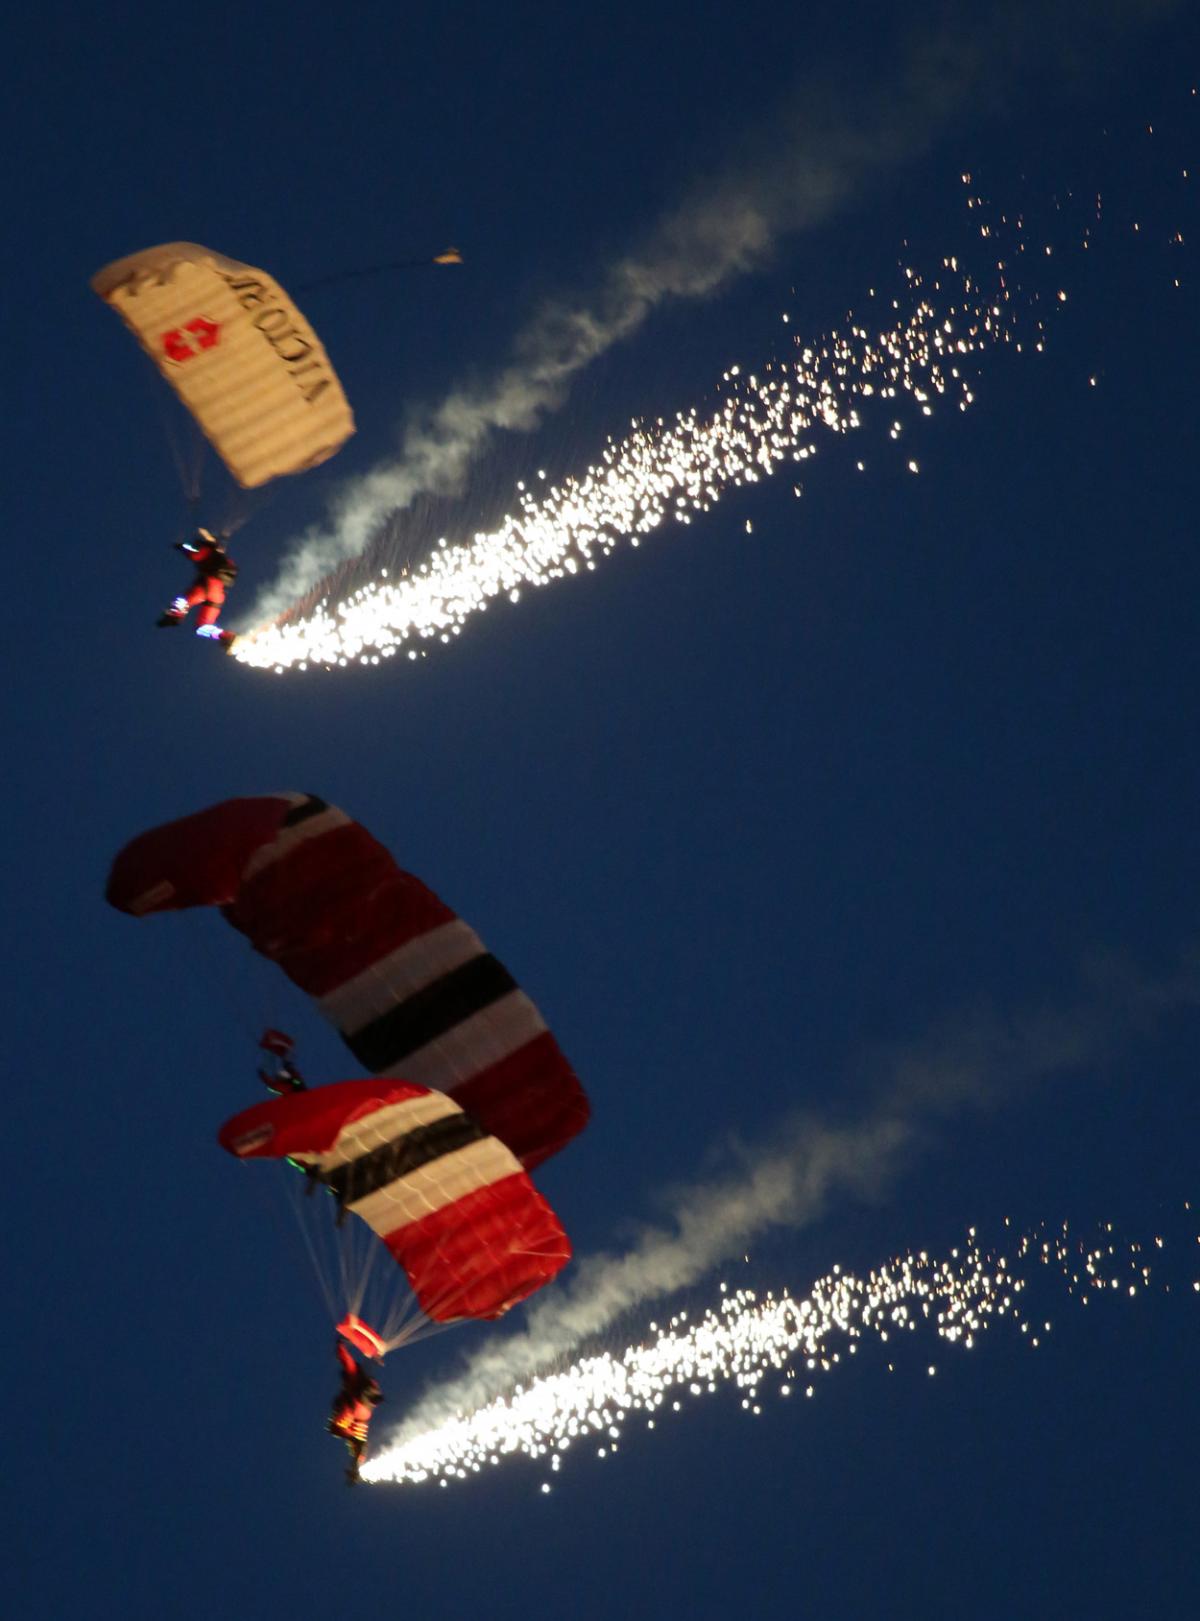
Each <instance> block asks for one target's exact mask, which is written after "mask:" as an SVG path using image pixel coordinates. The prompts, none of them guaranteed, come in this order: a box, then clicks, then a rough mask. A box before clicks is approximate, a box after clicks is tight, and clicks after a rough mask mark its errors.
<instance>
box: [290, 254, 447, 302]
mask: <svg viewBox="0 0 1200 1621" xmlns="http://www.w3.org/2000/svg"><path fill="white" fill-rule="evenodd" d="M462 262H463V256H462V254H461V253H460V252H459V251H458V249H457V248H446V249H444V251H443V252H441V253H435V254H434V255H433V256H432V257H431V258H429V259H393V260H391V261H390V262H389V263H387V264H381V265H363V266H361V267H360V268H358V269H355V270H335V271H333V272H332V274H330V275H328V276H318V277H317V279H316V280H315V281H306V282H302V283H301V284H300V286H299V287H297V288H296V291H297V292H298V293H312V292H316V291H317V289H318V288H322V289H323V288H326V287H338V286H340V285H341V283H342V282H344V281H361V280H362V279H363V278H364V277H366V276H389V275H392V274H394V273H395V272H396V271H399V270H432V269H435V268H437V267H438V266H441V265H460V264H462Z"/></svg>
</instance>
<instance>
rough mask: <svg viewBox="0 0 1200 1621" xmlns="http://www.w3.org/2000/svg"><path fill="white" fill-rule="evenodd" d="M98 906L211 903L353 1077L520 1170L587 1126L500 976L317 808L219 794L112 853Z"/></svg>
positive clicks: (536, 1024)
mask: <svg viewBox="0 0 1200 1621" xmlns="http://www.w3.org/2000/svg"><path fill="white" fill-rule="evenodd" d="M107 896H108V899H109V901H110V902H111V903H112V905H114V906H115V907H117V908H118V909H119V910H120V911H122V912H129V913H132V914H133V915H134V916H139V917H140V916H143V915H144V914H146V913H149V912H167V911H176V910H180V909H183V908H186V907H191V906H219V907H220V908H221V911H222V913H223V915H224V917H225V918H226V919H227V920H228V922H230V923H231V924H232V925H233V926H234V928H235V929H239V930H240V931H241V932H242V933H243V934H244V935H246V936H247V937H248V939H249V940H250V942H251V944H252V945H253V946H254V948H255V950H257V951H259V952H261V953H262V955H263V956H265V957H268V958H270V959H271V961H272V962H275V963H278V965H279V966H280V968H282V969H283V971H284V973H285V974H287V976H288V977H289V979H291V980H292V981H293V982H294V983H295V984H296V985H298V986H299V987H300V988H301V989H302V990H304V991H307V992H308V993H309V995H310V996H313V997H315V998H316V999H317V1002H318V1005H319V1007H320V1009H321V1011H322V1013H324V1014H325V1016H326V1017H327V1018H329V1019H330V1020H331V1021H332V1022H333V1024H335V1025H336V1026H337V1028H338V1030H339V1031H340V1032H341V1034H342V1037H343V1039H344V1040H345V1042H346V1044H347V1046H348V1047H349V1048H350V1051H351V1052H352V1053H353V1054H354V1055H355V1057H356V1058H357V1059H358V1060H359V1061H360V1063H362V1064H363V1065H364V1067H365V1068H366V1069H368V1070H370V1071H371V1072H372V1073H373V1074H376V1075H383V1074H388V1075H403V1076H404V1078H405V1080H407V1081H412V1082H415V1083H417V1084H418V1085H422V1086H427V1087H434V1088H436V1089H437V1090H438V1091H440V1092H446V1093H449V1094H451V1095H452V1096H453V1097H454V1099H455V1101H456V1102H457V1103H458V1104H459V1105H460V1106H461V1107H462V1108H463V1109H465V1110H467V1111H468V1112H469V1113H470V1114H471V1115H473V1116H474V1117H475V1119H476V1120H478V1122H479V1123H480V1125H481V1126H482V1127H483V1130H484V1131H485V1132H487V1133H488V1134H490V1135H491V1136H493V1137H498V1138H499V1139H500V1141H501V1143H503V1144H505V1145H506V1146H507V1147H508V1148H510V1149H511V1150H512V1152H513V1153H514V1154H515V1155H516V1156H517V1158H518V1159H519V1160H520V1161H521V1162H522V1164H523V1165H524V1166H525V1167H526V1168H527V1169H528V1168H530V1167H532V1166H535V1165H538V1164H540V1162H541V1161H542V1160H544V1159H546V1158H547V1157H548V1156H549V1155H551V1154H554V1153H557V1152H558V1150H559V1149H560V1148H562V1147H563V1146H564V1145H565V1144H566V1143H568V1142H569V1141H570V1140H571V1138H572V1137H574V1136H575V1135H576V1134H577V1133H578V1132H580V1131H582V1129H583V1127H584V1126H585V1125H586V1123H587V1119H588V1102H587V1098H586V1096H585V1094H584V1091H583V1088H582V1087H581V1086H580V1084H579V1082H578V1080H577V1079H576V1077H575V1074H574V1071H573V1070H572V1069H571V1066H570V1065H569V1064H568V1062H567V1060H566V1058H565V1057H564V1056H563V1053H562V1050H561V1049H560V1047H559V1045H558V1043H557V1042H556V1041H555V1039H554V1037H553V1035H552V1034H551V1033H550V1031H549V1030H548V1029H547V1028H546V1024H545V1021H544V1020H543V1019H542V1016H541V1014H540V1013H539V1012H538V1010H537V1008H536V1007H535V1006H534V1005H533V1003H532V1002H531V1001H530V999H529V998H528V997H527V996H526V995H525V993H524V992H523V991H522V990H521V989H520V987H519V986H518V985H517V984H516V982H515V981H514V980H513V978H512V976H511V975H510V974H509V973H508V971H507V969H505V968H504V967H503V966H502V965H501V964H500V963H499V962H497V960H496V958H495V957H493V956H492V955H491V953H490V952H488V950H487V949H486V947H485V946H484V944H483V942H482V941H481V940H480V938H479V936H478V935H477V934H476V933H475V931H474V930H473V929H472V928H471V927H470V926H469V925H468V924H467V923H464V922H463V920H462V919H461V918H460V917H457V916H456V915H455V914H454V913H453V912H452V911H451V910H450V908H449V907H448V906H446V905H445V903H444V902H443V901H441V900H439V899H438V897H437V896H436V895H435V894H434V893H433V891H432V890H431V889H428V888H427V887H426V886H425V885H424V884H423V883H422V882H421V881H420V879H418V878H414V877H413V875H412V874H411V873H408V872H404V871H402V870H401V869H400V868H399V867H398V866H397V865H396V863H395V862H394V861H393V860H392V858H391V856H390V855H389V854H388V853H387V851H386V850H385V849H384V848H383V846H382V845H381V844H379V843H377V841H376V840H375V839H373V838H372V837H371V835H370V834H369V833H368V832H367V831H366V829H365V828H363V827H360V826H359V824H358V823H357V822H353V821H351V820H350V818H349V817H348V816H346V815H345V814H344V813H343V812H342V811H339V810H335V809H334V808H333V807H332V806H329V805H327V804H326V803H325V802H324V800H321V799H317V798H316V797H315V796H313V795H311V794H277V795H272V796H269V797H263V798H256V799H230V800H226V801H225V802H224V803H222V804H219V805H213V806H211V807H209V809H207V810H203V811H199V812H197V813H196V814H195V815H194V816H186V817H184V818H182V819H181V820H180V821H176V822H169V823H167V824H165V825H164V826H162V827H157V828H152V829H151V830H150V831H149V832H147V833H143V834H142V835H141V836H140V837H139V838H136V839H134V840H133V842H132V843H131V844H128V845H127V846H126V847H125V849H124V850H122V851H121V853H120V854H119V855H118V856H117V858H116V861H115V862H114V864H113V869H112V873H111V874H110V877H109V881H108V889H107ZM283 1101H288V1100H283ZM267 1107H271V1106H270V1105H267Z"/></svg>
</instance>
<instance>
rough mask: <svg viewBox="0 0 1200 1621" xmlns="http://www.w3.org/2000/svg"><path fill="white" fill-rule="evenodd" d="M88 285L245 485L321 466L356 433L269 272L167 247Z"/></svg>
mask: <svg viewBox="0 0 1200 1621" xmlns="http://www.w3.org/2000/svg"><path fill="white" fill-rule="evenodd" d="M92 288H93V290H94V291H95V292H96V293H98V294H99V295H100V297H101V298H102V299H103V300H104V301H105V303H106V304H108V305H110V306H111V307H112V308H113V309H115V310H116V312H117V314H118V315H120V317H121V319H122V320H123V321H124V322H125V324H126V326H128V327H129V329H130V331H131V332H133V334H134V336H135V337H136V338H137V340H138V342H139V343H140V344H141V346H142V348H143V349H144V350H145V351H146V353H147V354H148V355H149V356H150V359H151V360H152V361H153V362H154V364H155V366H157V368H158V370H159V371H160V372H161V373H162V375H163V376H164V377H165V378H166V380H167V382H168V383H169V384H170V385H171V387H172V388H173V389H174V390H175V392H176V393H177V394H178V395H179V398H180V399H181V400H182V401H183V403H184V405H185V406H186V407H187V409H188V410H189V411H190V412H191V413H192V415H193V416H194V417H195V418H196V421H197V422H198V423H199V424H200V427H201V429H202V430H203V432H204V434H205V436H206V437H207V439H208V440H209V441H210V443H211V444H212V446H213V449H214V450H215V451H216V452H217V454H218V456H220V458H221V460H222V461H223V462H224V463H225V465H226V467H228V469H229V471H230V473H231V474H232V475H233V477H234V478H235V479H236V480H237V482H238V483H239V484H241V485H243V486H244V487H245V488H247V489H253V488H255V487H256V486H257V485H259V484H265V483H267V482H268V480H270V479H273V478H279V477H280V476H281V475H283V474H285V473H300V472H303V471H304V469H305V468H308V467H316V466H317V465H318V464H319V463H320V462H323V461H325V460H327V458H328V457H330V456H332V455H333V453H334V452H335V451H336V450H337V449H338V447H339V446H340V445H342V444H344V443H345V441H346V440H347V439H348V438H349V437H350V435H351V434H352V433H353V432H354V416H353V414H352V412H351V410H350V406H349V404H348V402H347V400H346V396H345V394H344V393H343V392H342V385H341V384H340V383H339V382H338V379H337V376H336V374H335V372H334V370H333V367H332V366H331V365H330V363H329V356H328V355H327V354H326V353H325V350H324V348H323V347H322V345H321V343H320V340H319V339H318V338H317V335H316V333H315V332H314V331H313V329H312V328H311V327H310V326H309V324H308V322H307V321H306V320H305V319H304V317H303V316H302V315H301V313H300V311H299V310H298V309H297V308H296V306H295V304H293V302H292V300H291V299H290V298H289V297H288V295H287V294H286V293H285V292H284V290H283V288H282V287H280V285H279V283H278V282H276V281H273V280H272V278H271V277H270V276H268V275H266V273H265V272H264V271H261V270H255V269H254V267H253V266H252V265H244V264H241V263H239V261H238V260H237V259H228V258H226V257H225V255H224V254H221V253H214V252H213V251H212V249H211V248H202V247H200V246H199V245H198V244H197V243H195V242H166V243H163V244H162V245H161V246H159V247H156V248H147V249H145V251H144V252H142V253H134V254H131V255H130V256H129V257H128V258H125V259H117V260H115V261H114V263H112V264H110V265H106V266H105V267H104V269H103V270H100V271H97V273H96V274H95V275H94V276H93V277H92Z"/></svg>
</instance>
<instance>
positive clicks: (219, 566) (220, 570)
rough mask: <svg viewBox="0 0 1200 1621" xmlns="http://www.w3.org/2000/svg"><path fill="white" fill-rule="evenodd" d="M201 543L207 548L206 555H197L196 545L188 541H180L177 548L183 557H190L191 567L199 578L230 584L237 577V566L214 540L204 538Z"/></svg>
mask: <svg viewBox="0 0 1200 1621" xmlns="http://www.w3.org/2000/svg"><path fill="white" fill-rule="evenodd" d="M201 544H202V545H203V546H205V547H208V548H209V552H208V556H207V557H197V555H196V552H197V551H198V550H199V548H198V547H196V546H193V544H192V543H191V542H190V541H186V540H185V541H180V543H179V547H178V550H179V551H181V552H182V553H183V554H184V556H185V557H190V558H191V560H192V567H193V568H194V569H195V570H196V573H197V575H198V576H199V578H200V579H201V580H220V582H221V584H222V585H232V584H233V582H234V581H235V580H236V579H237V577H238V566H237V564H236V563H235V562H234V560H233V558H232V557H230V555H229V553H228V552H226V551H225V550H224V549H223V548H222V547H221V546H220V545H219V544H218V543H217V542H216V541H212V540H204V541H202V542H201Z"/></svg>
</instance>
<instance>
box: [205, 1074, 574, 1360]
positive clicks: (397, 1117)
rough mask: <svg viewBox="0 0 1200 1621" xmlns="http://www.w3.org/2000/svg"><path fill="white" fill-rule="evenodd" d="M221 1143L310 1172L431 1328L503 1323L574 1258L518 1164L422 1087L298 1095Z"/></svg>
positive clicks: (345, 1086)
mask: <svg viewBox="0 0 1200 1621" xmlns="http://www.w3.org/2000/svg"><path fill="white" fill-rule="evenodd" d="M219 1141H220V1143H221V1145H222V1147H224V1148H227V1149H228V1150H229V1152H230V1153H231V1154H235V1155H236V1156H237V1157H238V1158H239V1159H272V1160H278V1159H290V1160H292V1161H293V1162H296V1163H298V1164H301V1165H303V1166H305V1167H307V1168H308V1169H309V1174H310V1175H311V1176H312V1177H313V1178H314V1180H315V1181H317V1182H319V1183H320V1184H322V1185H323V1187H324V1188H325V1189H327V1190H328V1191H329V1192H330V1193H332V1194H333V1196H334V1197H335V1198H336V1200H337V1204H338V1207H339V1212H349V1213H350V1214H351V1215H353V1216H355V1217H356V1218H358V1219H359V1220H361V1221H363V1222H365V1223H366V1224H367V1226H368V1227H370V1228H371V1230H372V1231H373V1232H374V1233H375V1234H376V1235H377V1236H378V1237H379V1238H380V1239H381V1240H382V1241H383V1243H384V1245H385V1246H386V1247H387V1249H388V1250H389V1251H390V1252H391V1254H392V1256H393V1257H394V1258H395V1259H396V1260H397V1261H398V1262H399V1263H400V1265H401V1266H402V1267H403V1268H404V1270H405V1272H406V1273H407V1274H408V1280H409V1282H410V1284H411V1285H412V1289H413V1293H414V1295H415V1296H416V1299H417V1304H418V1305H419V1306H420V1308H421V1310H422V1311H423V1312H424V1313H425V1315H426V1317H428V1318H431V1319H432V1320H433V1321H434V1322H438V1323H450V1322H456V1321H458V1320H459V1319H460V1318H464V1317H476V1318H494V1317H500V1316H503V1314H504V1313H505V1312H506V1311H508V1309H509V1308H510V1307H511V1306H515V1305H516V1304H517V1302H518V1301H521V1300H524V1299H525V1298H526V1296H527V1295H530V1294H532V1293H533V1292H534V1290H535V1289H540V1288H541V1286H542V1285H543V1284H544V1283H548V1282H549V1281H550V1279H551V1278H552V1277H554V1276H555V1274H556V1273H557V1272H559V1271H560V1270H561V1269H562V1267H564V1266H565V1265H566V1263H567V1261H568V1260H569V1259H570V1256H571V1246H570V1243H569V1242H568V1239H567V1236H566V1234H565V1233H564V1232H563V1230H562V1228H561V1227H560V1226H559V1223H558V1219H557V1217H556V1216H555V1214H554V1212H553V1211H552V1210H551V1209H550V1206H549V1205H548V1204H547V1203H546V1201H545V1200H544V1199H543V1198H542V1196H541V1194H540V1193H539V1192H538V1191H537V1189H536V1188H535V1187H534V1185H533V1183H532V1182H531V1181H530V1179H529V1177H528V1175H527V1174H526V1173H525V1172H524V1171H523V1170H522V1169H521V1166H520V1163H519V1161H518V1160H517V1159H516V1157H515V1156H514V1155H513V1154H512V1153H511V1152H510V1151H509V1150H508V1149H507V1148H505V1146H504V1144H503V1143H501V1142H499V1141H498V1140H497V1139H496V1138H495V1137H491V1136H489V1135H488V1134H487V1133H486V1132H485V1131H484V1130H483V1128H482V1127H481V1126H480V1125H479V1124H478V1122H477V1121H476V1120H474V1119H473V1118H472V1117H471V1116H470V1115H468V1114H465V1113H464V1112H463V1110H462V1109H460V1108H459V1107H458V1105H457V1104H456V1103H454V1102H453V1101H452V1100H451V1099H450V1098H448V1097H445V1096H444V1095H443V1094H442V1093H440V1092H433V1091H431V1090H430V1089H429V1088H428V1087H425V1086H417V1085H414V1084H413V1083H411V1082H409V1081H398V1080H392V1079H389V1078H387V1077H381V1078H378V1079H375V1080H365V1081H341V1082H338V1083H336V1084H335V1085H332V1086H320V1087H316V1088H314V1089H313V1090H311V1091H307V1092H296V1093H293V1094H291V1095H290V1096H287V1097H280V1098H274V1099H272V1100H271V1101H270V1102H268V1103H260V1104H257V1105H256V1106H255V1107H254V1108H252V1109H247V1110H245V1111H244V1112H243V1113H242V1114H239V1115H237V1116H235V1118H234V1119H232V1120H230V1121H228V1122H227V1123H226V1124H225V1125H224V1126H223V1127H222V1128H221V1131H220V1133H219ZM352 1304H357V1302H352ZM349 1322H350V1323H351V1324H357V1318H356V1317H351V1318H350V1319H349ZM357 1327H358V1331H359V1334H360V1335H361V1334H362V1333H363V1332H364V1325H361V1324H357ZM342 1331H343V1332H344V1333H346V1332H347V1330H346V1327H345V1326H343V1329H342ZM366 1332H369V1331H366ZM347 1337H349V1338H351V1339H352V1340H353V1341H354V1342H355V1343H357V1344H358V1345H359V1347H360V1349H361V1348H364V1343H363V1340H362V1339H361V1338H356V1336H355V1334H354V1332H353V1331H351V1332H350V1333H348V1334H347ZM365 1348H367V1349H374V1347H372V1346H369V1345H368V1346H366V1347H365ZM378 1348H379V1349H380V1350H384V1349H388V1345H387V1344H386V1342H384V1343H382V1344H379V1345H378Z"/></svg>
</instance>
